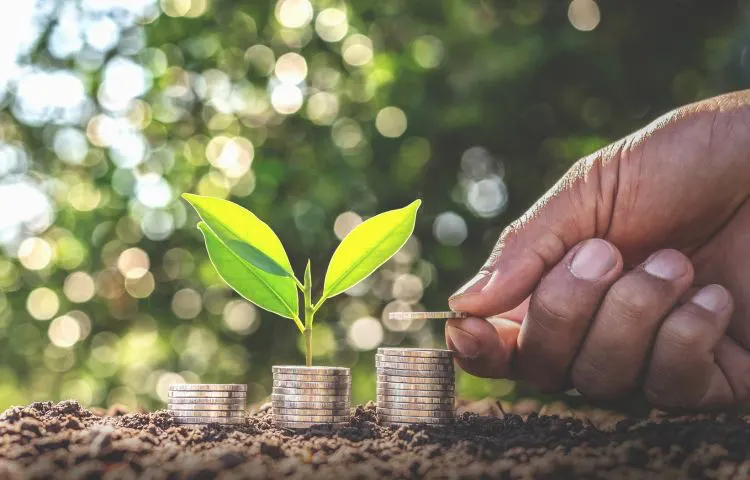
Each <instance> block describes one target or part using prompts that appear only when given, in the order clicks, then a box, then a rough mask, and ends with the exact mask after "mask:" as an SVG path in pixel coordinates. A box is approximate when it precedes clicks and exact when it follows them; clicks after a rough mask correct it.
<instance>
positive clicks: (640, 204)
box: [446, 91, 750, 408]
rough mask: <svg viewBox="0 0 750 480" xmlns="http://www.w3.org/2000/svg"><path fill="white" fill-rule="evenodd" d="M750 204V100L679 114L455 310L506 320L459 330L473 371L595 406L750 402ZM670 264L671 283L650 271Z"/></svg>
mask: <svg viewBox="0 0 750 480" xmlns="http://www.w3.org/2000/svg"><path fill="white" fill-rule="evenodd" d="M748 197H750V92H747V91H746V92H738V93H733V94H729V95H724V96H721V97H717V98H714V99H710V100H707V101H704V102H700V103H696V104H693V105H688V106H686V107H683V108H681V109H678V110H675V111H674V112H671V113H669V114H667V115H665V116H664V117H662V118H660V119H658V120H656V121H655V122H653V123H652V124H651V125H649V126H647V127H645V128H644V129H642V130H640V131H638V132H636V133H634V134H632V135H630V136H628V137H626V138H624V139H622V140H620V141H618V142H616V143H614V144H612V145H610V146H608V147H606V148H604V149H602V150H600V151H599V152H596V153H594V154H592V155H591V156H589V157H586V158H584V159H582V160H580V161H579V162H577V163H576V164H575V165H574V166H573V167H572V168H571V170H570V171H569V172H568V173H567V174H566V175H565V176H564V177H563V178H562V179H561V180H560V182H558V183H557V184H556V185H555V186H554V187H553V188H552V189H551V190H550V191H549V192H547V194H546V195H545V196H544V197H543V198H542V199H541V200H540V201H539V202H537V203H536V204H535V205H534V206H533V207H532V208H531V209H530V210H529V211H528V212H527V213H526V214H525V215H524V216H523V217H521V218H520V219H519V220H517V221H516V222H514V223H513V224H511V225H510V226H509V227H508V228H507V229H506V230H505V231H503V233H502V234H501V236H500V239H499V241H498V242H497V245H496V247H495V249H494V250H493V252H492V254H491V255H490V258H489V259H488V260H487V262H486V264H485V266H484V267H483V268H482V269H481V270H480V272H479V273H478V274H477V276H476V277H475V278H473V279H472V280H471V281H469V282H468V283H467V284H466V285H465V286H464V287H462V288H461V289H460V290H459V291H458V292H456V294H454V296H453V297H452V298H451V301H450V303H451V307H452V308H453V309H455V310H460V311H464V312H468V313H470V314H472V315H476V316H477V317H495V318H493V319H491V323H490V322H489V321H487V320H483V319H481V318H468V319H464V320H458V321H451V322H449V323H448V325H447V327H446V337H447V341H448V343H449V345H451V346H452V347H454V348H456V349H457V350H458V351H459V353H461V354H462V355H463V358H461V359H459V365H460V366H461V367H463V368H464V369H465V370H467V371H468V372H470V373H473V374H476V375H479V376H486V377H510V378H517V379H519V380H524V381H528V382H530V383H532V384H534V385H536V386H538V387H540V388H541V389H543V390H545V391H554V390H561V389H566V388H570V387H571V386H574V387H576V388H578V389H579V390H580V391H581V392H582V393H583V394H584V395H588V396H590V397H593V398H602V399H617V398H623V397H625V396H627V395H630V394H633V393H635V392H636V391H638V390H641V391H642V392H643V393H645V394H646V396H647V398H648V399H649V400H650V401H651V403H652V404H654V405H656V406H659V407H662V408H707V407H713V406H719V405H726V404H731V403H735V402H741V401H744V400H746V399H748V397H750V353H748V351H747V349H748V347H750V318H748V314H750V256H748V255H747V254H746V251H747V247H748V240H750V202H748V201H747V199H748ZM596 238H598V239H603V240H591V241H589V242H584V241H585V240H587V239H596ZM582 242H584V244H583V245H579V244H581V243H582ZM589 250H591V251H589ZM597 252H598V253H597ZM579 253H580V254H581V255H582V258H578V257H577V255H576V254H579ZM652 254H653V256H651V255H652ZM608 255H609V257H607V256H608ZM648 257H651V258H650V261H648V262H645V264H644V260H646V258H648ZM659 259H661V260H662V261H661V262H657V263H662V264H663V265H662V267H663V268H666V270H668V271H670V272H672V273H671V274H670V275H671V276H670V275H668V276H665V275H666V273H662V274H658V273H654V271H651V272H649V268H651V269H652V270H653V268H654V265H653V262H655V261H656V260H659ZM576 263H578V266H579V267H581V268H583V269H584V270H585V271H586V270H587V271H588V272H589V273H588V274H583V275H581V274H580V272H579V274H578V275H576V274H575V273H574V272H575V271H576V268H575V267H574V265H575V264H576ZM649 265H650V266H651V267H649ZM636 266H637V267H636ZM633 267H635V268H633ZM667 267H668V268H667ZM623 271H625V272H626V273H624V274H623V273H622V272H623ZM592 272H593V273H592ZM675 272H678V273H675ZM712 284H718V285H722V286H723V287H719V286H709V285H712ZM703 286H705V288H704V289H703V290H700V291H699V289H700V287H703ZM681 296H682V301H680V297H681ZM691 298H692V301H691ZM683 301H684V302H685V303H684V304H682V302H683ZM727 324H728V328H727ZM725 328H726V334H725V332H724V330H725Z"/></svg>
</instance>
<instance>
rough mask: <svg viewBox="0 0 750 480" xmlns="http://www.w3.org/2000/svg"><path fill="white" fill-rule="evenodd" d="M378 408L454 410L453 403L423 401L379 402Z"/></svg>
mask: <svg viewBox="0 0 750 480" xmlns="http://www.w3.org/2000/svg"><path fill="white" fill-rule="evenodd" d="M377 407H378V408H384V409H389V410H424V411H429V412H433V411H441V412H453V403H452V402H451V403H450V404H447V403H446V404H440V403H421V402H378V405H377Z"/></svg>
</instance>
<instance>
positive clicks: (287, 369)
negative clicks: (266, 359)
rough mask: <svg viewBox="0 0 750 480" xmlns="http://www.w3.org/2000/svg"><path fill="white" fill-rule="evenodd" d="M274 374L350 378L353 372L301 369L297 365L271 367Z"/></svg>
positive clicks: (319, 368) (334, 369)
mask: <svg viewBox="0 0 750 480" xmlns="http://www.w3.org/2000/svg"><path fill="white" fill-rule="evenodd" d="M271 370H272V371H273V373H287V374H289V373H292V374H303V375H336V376H345V377H350V376H351V374H352V371H351V370H350V369H349V368H345V367H300V366H295V365H276V366H274V367H271Z"/></svg>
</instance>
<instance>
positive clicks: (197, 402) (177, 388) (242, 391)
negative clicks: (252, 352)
mask: <svg viewBox="0 0 750 480" xmlns="http://www.w3.org/2000/svg"><path fill="white" fill-rule="evenodd" d="M168 394H169V403H168V404H167V410H168V411H169V413H171V414H172V416H173V417H174V418H175V420H176V421H177V423H179V424H181V425H205V424H208V423H219V424H221V425H238V424H242V423H245V405H246V404H247V385H240V384H236V383H176V384H175V383H173V384H171V385H170V386H169V393H168Z"/></svg>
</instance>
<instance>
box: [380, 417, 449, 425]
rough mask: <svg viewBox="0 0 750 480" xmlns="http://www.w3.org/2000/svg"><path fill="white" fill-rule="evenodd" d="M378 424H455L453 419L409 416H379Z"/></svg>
mask: <svg viewBox="0 0 750 480" xmlns="http://www.w3.org/2000/svg"><path fill="white" fill-rule="evenodd" d="M377 417H378V422H381V423H391V422H396V423H403V424H407V425H409V424H414V423H434V424H440V425H445V424H448V423H452V422H453V420H454V419H453V418H429V417H410V416H408V415H381V414H378V415H377Z"/></svg>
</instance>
